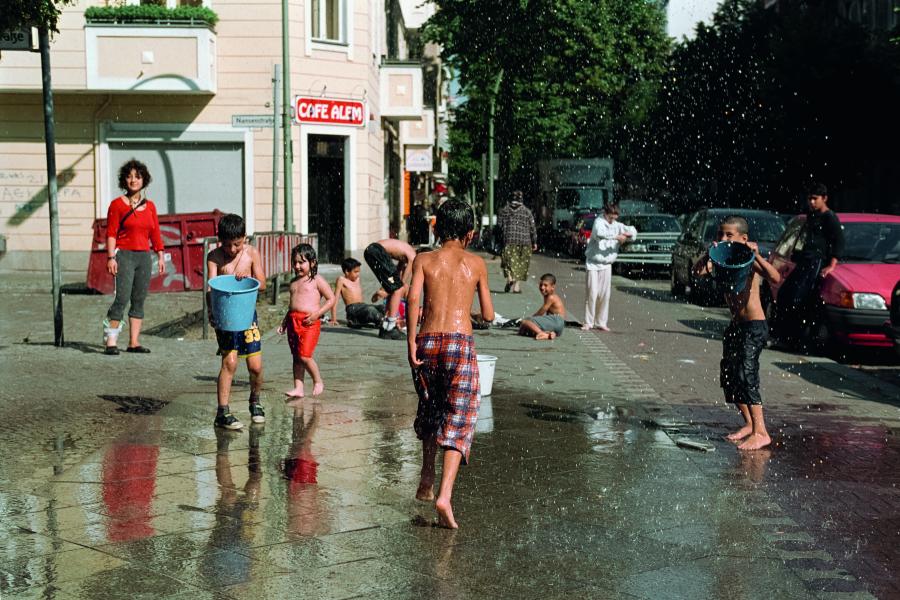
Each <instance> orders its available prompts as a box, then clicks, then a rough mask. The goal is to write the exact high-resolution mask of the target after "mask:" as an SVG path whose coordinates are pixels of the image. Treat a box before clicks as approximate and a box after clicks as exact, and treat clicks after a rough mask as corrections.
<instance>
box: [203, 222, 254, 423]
mask: <svg viewBox="0 0 900 600" xmlns="http://www.w3.org/2000/svg"><path fill="white" fill-rule="evenodd" d="M217 233H218V237H219V242H220V246H219V247H218V248H215V249H213V250H212V251H210V253H209V254H208V255H207V257H206V263H207V268H208V269H209V278H210V279H212V278H213V277H218V276H219V275H234V276H235V277H236V278H238V279H243V278H244V277H253V278H254V279H256V280H257V281H259V291H263V290H265V289H266V274H265V272H264V271H263V267H262V261H261V260H260V258H259V252H258V251H257V250H256V248H254V247H253V246H251V245H250V244H248V243H247V234H246V230H245V227H244V219H243V218H241V217H240V216H238V215H225V216H224V217H222V219H221V220H220V221H219V227H218V231H217ZM206 303H207V305H208V306H209V307H210V311H209V315H210V316H209V321H210V323H211V324H212V326H213V328H214V329H215V330H216V340H217V341H218V342H219V354H220V355H221V356H222V366H221V368H220V369H219V380H218V383H217V385H216V392H217V397H218V403H219V404H218V410H217V411H216V419H215V421H214V424H215V426H216V427H222V428H224V429H241V428H242V427H243V426H244V425H243V423H241V422H240V421H238V419H237V417H235V416H234V415H233V414H231V410H230V409H229V407H228V400H229V398H230V397H231V382H232V380H233V379H234V373H235V371H236V370H237V363H238V359H239V358H244V359H246V360H247V371H249V373H250V417H251V419H252V421H253V422H254V423H264V422H265V420H266V413H265V411H264V410H263V407H262V405H261V404H260V403H259V390H260V389H261V388H262V343H261V342H260V334H259V326H258V325H257V319H256V313H255V312H254V313H253V324H252V325H251V326H250V329H248V330H246V331H220V330H219V329H218V327H216V322H215V318H214V317H213V312H212V302H211V299H210V294H209V292H207V293H206Z"/></svg>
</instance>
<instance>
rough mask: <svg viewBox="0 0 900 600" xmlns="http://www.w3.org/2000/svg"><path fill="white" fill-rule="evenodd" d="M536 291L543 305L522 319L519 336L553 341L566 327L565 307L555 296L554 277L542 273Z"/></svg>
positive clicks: (560, 299)
mask: <svg viewBox="0 0 900 600" xmlns="http://www.w3.org/2000/svg"><path fill="white" fill-rule="evenodd" d="M538 289H539V290H540V291H541V296H543V297H544V304H543V306H541V307H540V308H539V309H538V311H537V312H536V313H534V315H532V316H530V317H526V318H525V319H522V324H521V325H520V326H519V335H527V336H531V337H534V339H536V340H555V339H556V338H557V337H559V336H561V335H562V332H563V329H565V327H566V319H565V314H566V307H565V305H564V304H563V301H562V298H560V297H559V296H557V295H556V277H555V276H554V275H553V274H551V273H544V274H543V275H541V280H540V282H539V283H538Z"/></svg>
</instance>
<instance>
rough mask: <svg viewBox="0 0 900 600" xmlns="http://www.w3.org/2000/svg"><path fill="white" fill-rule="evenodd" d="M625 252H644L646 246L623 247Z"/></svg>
mask: <svg viewBox="0 0 900 600" xmlns="http://www.w3.org/2000/svg"><path fill="white" fill-rule="evenodd" d="M625 251H626V252H646V251H647V245H646V244H628V245H627V246H625Z"/></svg>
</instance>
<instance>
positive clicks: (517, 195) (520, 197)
mask: <svg viewBox="0 0 900 600" xmlns="http://www.w3.org/2000/svg"><path fill="white" fill-rule="evenodd" d="M512 199H513V202H516V201H518V202H524V201H525V194H523V193H522V190H513V193H512Z"/></svg>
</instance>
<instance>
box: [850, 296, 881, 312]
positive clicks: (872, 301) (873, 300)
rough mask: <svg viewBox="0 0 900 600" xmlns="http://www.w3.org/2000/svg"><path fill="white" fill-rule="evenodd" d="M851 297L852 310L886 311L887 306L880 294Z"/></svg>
mask: <svg viewBox="0 0 900 600" xmlns="http://www.w3.org/2000/svg"><path fill="white" fill-rule="evenodd" d="M852 296H853V308H864V309H868V310H887V304H885V302H884V298H882V297H881V295H880V294H867V293H857V294H852Z"/></svg>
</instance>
